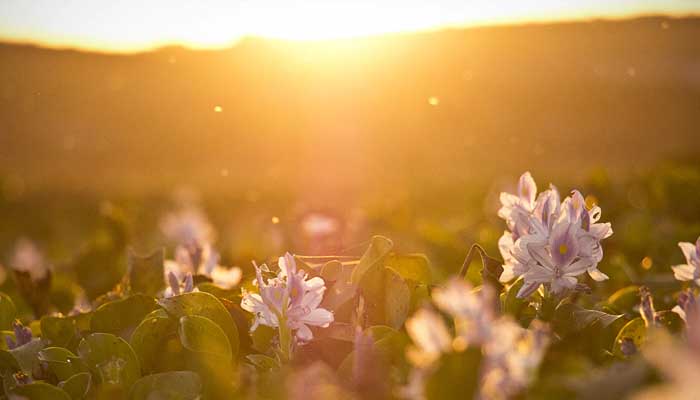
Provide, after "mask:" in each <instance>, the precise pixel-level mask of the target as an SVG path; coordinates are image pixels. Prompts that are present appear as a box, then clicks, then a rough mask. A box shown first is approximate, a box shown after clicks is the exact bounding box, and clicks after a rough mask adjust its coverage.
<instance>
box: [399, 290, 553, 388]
mask: <svg viewBox="0 0 700 400" xmlns="http://www.w3.org/2000/svg"><path fill="white" fill-rule="evenodd" d="M432 299H433V303H434V304H435V305H436V306H437V308H438V309H439V310H440V311H443V312H444V313H445V314H447V315H449V316H450V317H451V319H452V324H447V323H445V319H444V318H443V316H442V315H441V314H439V313H438V312H437V311H434V310H433V309H431V308H428V307H424V308H421V309H419V310H418V311H416V313H415V314H414V315H413V316H411V317H410V318H409V319H408V320H407V321H406V331H407V332H408V335H409V337H410V338H411V340H412V342H413V345H412V346H410V347H409V348H408V349H407V353H406V355H407V357H408V359H409V361H410V362H411V363H412V364H413V366H414V369H412V371H411V373H410V375H409V381H408V385H406V386H404V387H403V388H402V390H401V391H400V392H399V394H400V395H401V396H402V397H404V398H410V399H416V400H417V399H421V400H422V399H425V397H426V395H425V383H426V381H427V379H429V377H430V376H431V375H432V374H434V373H439V372H437V371H439V365H440V362H441V358H442V356H443V355H444V354H447V353H452V352H461V351H465V350H466V349H467V348H474V347H475V346H476V347H477V348H478V347H480V348H481V351H482V354H483V360H482V362H481V366H480V369H479V371H469V370H465V371H464V373H465V375H466V374H479V376H480V379H481V386H480V389H479V394H478V398H479V399H505V398H512V397H513V396H515V395H517V394H518V393H519V392H521V391H522V390H523V389H524V388H525V387H527V386H528V385H529V384H530V383H531V381H532V380H533V377H534V376H535V373H536V371H537V368H538V367H539V364H540V362H541V360H542V358H543V357H544V353H545V351H546V348H547V346H548V344H549V331H548V329H547V328H546V327H545V326H544V325H542V324H540V323H538V322H535V323H533V325H532V326H531V328H530V329H523V328H521V327H520V326H519V325H518V324H517V323H516V322H515V321H513V320H512V319H510V318H509V317H504V316H498V315H497V314H496V312H495V310H494V306H493V304H494V301H495V300H496V299H495V293H493V291H492V289H491V288H490V287H489V286H483V287H482V288H481V290H475V289H473V288H472V287H471V286H470V285H469V284H468V283H466V282H465V281H464V280H462V279H459V278H453V279H451V280H450V281H448V283H447V284H446V285H444V286H442V287H439V288H436V289H434V290H433V292H432ZM448 325H453V326H454V329H450V328H449V327H448Z"/></svg>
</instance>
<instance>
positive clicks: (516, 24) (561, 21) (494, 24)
mask: <svg viewBox="0 0 700 400" xmlns="http://www.w3.org/2000/svg"><path fill="white" fill-rule="evenodd" d="M664 18H666V19H669V20H688V19H698V18H700V13H683V14H674V13H640V14H633V15H626V16H586V17H580V18H577V17H572V18H555V19H548V18H541V19H538V18H535V19H528V20H520V21H518V20H504V21H491V22H474V23H465V24H444V25H441V26H437V27H432V28H425V29H420V28H419V29H408V30H401V31H393V32H379V33H369V34H360V35H348V36H341V37H335V38H321V39H300V38H283V37H278V36H275V35H264V34H245V35H241V36H239V37H237V38H234V39H231V40H230V41H229V42H227V43H225V44H216V45H201V44H195V43H188V42H186V41H177V40H175V41H163V42H157V43H152V44H148V45H143V46H133V47H130V48H126V47H125V48H119V47H118V46H111V45H101V46H100V45H90V44H82V45H81V44H69V45H62V44H51V43H46V42H43V41H41V40H32V39H17V38H9V37H3V36H2V35H0V45H11V46H24V47H34V48H39V49H46V50H55V51H72V52H78V53H89V54H102V55H139V54H149V53H156V52H158V51H162V50H164V49H168V48H181V49H183V50H186V51H193V52H197V51H202V52H206V51H222V50H227V49H234V48H235V47H237V46H238V45H240V43H242V42H244V41H246V40H266V41H270V42H277V43H290V44H319V43H330V42H349V41H353V40H368V39H369V40H371V39H377V38H381V37H397V36H409V35H420V34H429V33H440V32H448V31H455V30H457V31H469V30H476V29H484V28H486V29H488V28H521V27H528V26H546V25H570V24H576V23H594V22H607V23H614V22H632V21H639V20H645V19H664Z"/></svg>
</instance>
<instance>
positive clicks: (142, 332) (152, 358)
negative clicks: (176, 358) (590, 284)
mask: <svg viewBox="0 0 700 400" xmlns="http://www.w3.org/2000/svg"><path fill="white" fill-rule="evenodd" d="M158 311H163V310H162V309H160V310H156V311H154V312H153V313H151V314H149V315H148V316H147V317H146V318H144V320H143V321H141V323H140V324H139V325H138V326H137V327H136V329H135V330H134V333H133V334H132V335H131V341H130V344H131V347H132V348H133V349H134V353H136V356H137V357H138V359H139V363H140V364H141V368H142V369H143V371H144V372H146V373H151V372H155V371H156V370H158V369H159V366H160V365H161V360H167V359H169V358H171V357H170V356H171V354H169V353H170V351H169V349H168V348H169V347H170V346H168V344H169V343H170V341H171V340H172V338H173V337H176V330H177V324H176V322H175V321H173V320H172V319H171V318H170V317H168V315H167V314H166V313H165V312H162V314H165V315H160V314H159V313H158Z"/></svg>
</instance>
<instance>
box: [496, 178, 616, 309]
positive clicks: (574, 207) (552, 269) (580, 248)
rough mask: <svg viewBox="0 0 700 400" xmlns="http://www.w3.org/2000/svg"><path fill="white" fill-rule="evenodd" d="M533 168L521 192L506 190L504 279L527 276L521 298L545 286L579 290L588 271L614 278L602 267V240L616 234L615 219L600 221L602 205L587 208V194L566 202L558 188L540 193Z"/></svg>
mask: <svg viewBox="0 0 700 400" xmlns="http://www.w3.org/2000/svg"><path fill="white" fill-rule="evenodd" d="M536 192H537V186H536V184H535V181H534V179H532V176H531V175H530V173H529V172H526V173H524V174H523V175H522V176H521V177H520V181H519V184H518V193H519V194H518V195H517V196H516V195H513V194H509V193H501V204H502V206H501V209H500V210H499V212H498V215H499V217H501V218H503V219H504V220H505V221H506V224H507V226H508V229H509V231H505V232H504V233H503V236H501V238H500V239H499V242H498V247H499V251H500V252H501V255H502V257H503V261H504V265H503V273H502V274H501V277H500V280H501V281H502V282H509V281H511V280H513V279H515V278H517V277H520V276H522V277H523V279H524V284H523V287H522V288H521V290H520V291H519V293H518V297H521V298H522V297H527V296H529V295H530V294H532V293H533V292H534V291H536V290H537V289H538V288H539V287H540V286H541V285H543V284H545V285H547V286H548V287H549V288H551V290H552V292H553V293H561V292H563V291H564V290H566V289H573V288H575V287H576V286H577V284H578V278H577V277H578V276H579V275H581V274H583V273H588V275H590V276H591V278H592V279H593V280H595V281H603V280H606V279H608V277H607V275H605V274H603V273H602V272H600V271H599V270H598V263H599V262H600V261H601V260H602V259H603V248H602V246H601V244H600V242H601V241H602V240H603V239H606V238H608V237H610V236H611V235H612V233H613V232H612V227H611V225H610V224H609V223H600V222H598V221H599V219H600V216H601V209H600V207H598V206H593V207H591V208H590V209H589V208H587V207H586V203H585V199H584V197H583V195H582V194H581V193H580V192H579V191H576V190H574V191H573V192H572V193H571V195H570V196H569V197H567V198H565V199H564V200H563V201H561V200H560V196H559V192H558V191H557V189H556V188H555V187H553V186H551V187H550V188H549V189H548V190H546V191H544V192H542V193H540V194H539V195H537V194H536Z"/></svg>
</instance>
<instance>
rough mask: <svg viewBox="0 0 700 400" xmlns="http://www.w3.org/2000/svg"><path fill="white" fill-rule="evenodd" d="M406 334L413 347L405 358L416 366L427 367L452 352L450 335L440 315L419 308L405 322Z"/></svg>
mask: <svg viewBox="0 0 700 400" xmlns="http://www.w3.org/2000/svg"><path fill="white" fill-rule="evenodd" d="M406 332H408V336H410V337H411V340H413V343H414V345H415V346H413V347H410V348H409V349H408V353H407V356H408V358H409V359H410V360H411V362H413V363H414V364H415V365H417V366H428V365H430V364H432V363H433V362H435V361H436V360H438V359H439V358H440V356H442V354H443V353H448V352H450V351H451V350H452V340H453V338H452V335H451V334H450V332H449V330H448V329H447V325H446V324H445V321H444V320H443V319H442V317H441V316H440V314H438V313H436V312H435V311H433V310H431V309H429V308H421V309H419V310H418V311H416V313H415V314H413V316H412V317H411V318H409V319H408V320H406Z"/></svg>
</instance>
